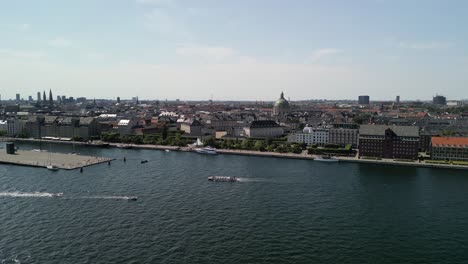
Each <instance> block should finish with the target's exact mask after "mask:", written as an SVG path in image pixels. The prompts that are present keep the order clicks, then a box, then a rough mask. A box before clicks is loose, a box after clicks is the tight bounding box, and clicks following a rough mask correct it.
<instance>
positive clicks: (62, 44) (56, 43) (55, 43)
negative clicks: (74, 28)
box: [47, 37, 73, 48]
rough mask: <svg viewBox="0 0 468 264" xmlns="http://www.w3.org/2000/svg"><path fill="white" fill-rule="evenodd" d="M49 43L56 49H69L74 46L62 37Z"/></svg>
mask: <svg viewBox="0 0 468 264" xmlns="http://www.w3.org/2000/svg"><path fill="white" fill-rule="evenodd" d="M47 43H48V44H49V45H50V46H52V47H56V48H67V47H71V46H72V45H73V43H72V42H71V41H70V40H68V39H65V38H62V37H58V38H54V39H51V40H49V41H48V42H47Z"/></svg>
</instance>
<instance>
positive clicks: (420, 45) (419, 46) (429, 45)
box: [395, 41, 453, 50]
mask: <svg viewBox="0 0 468 264" xmlns="http://www.w3.org/2000/svg"><path fill="white" fill-rule="evenodd" d="M395 46H397V47H399V48H403V49H413V50H435V49H446V48H450V47H451V46H453V44H452V43H450V42H438V41H429V42H405V41H399V42H397V43H396V44H395Z"/></svg>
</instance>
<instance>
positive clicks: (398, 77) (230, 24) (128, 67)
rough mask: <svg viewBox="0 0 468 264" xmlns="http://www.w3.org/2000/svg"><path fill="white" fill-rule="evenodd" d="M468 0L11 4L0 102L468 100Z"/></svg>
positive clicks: (1, 16) (3, 27)
mask: <svg viewBox="0 0 468 264" xmlns="http://www.w3.org/2000/svg"><path fill="white" fill-rule="evenodd" d="M467 8H468V3H467V2H465V1H450V2H447V1H385V0H362V1H321V2H319V1H306V0H302V1H267V0H261V1H260V0H259V1H209V0H201V1H181V0H125V1H124V0H119V1H115V0H103V1H93V0H86V1H59V0H56V1H52V0H51V1H5V2H3V3H2V5H1V8H0V38H1V40H2V41H1V43H0V71H1V72H2V74H1V77H0V87H1V89H0V93H1V95H2V99H8V98H14V97H15V94H17V93H19V94H21V95H22V97H24V98H27V96H28V95H32V96H35V94H36V92H37V91H42V90H46V91H48V90H49V89H52V90H54V92H55V93H56V94H67V95H73V96H76V97H78V96H86V97H88V98H93V97H96V98H109V99H114V98H116V96H120V97H122V98H131V97H134V96H139V97H140V98H141V99H165V98H168V99H176V98H179V99H181V100H206V99H209V98H211V97H213V99H215V100H275V99H276V98H277V96H278V94H279V93H280V92H281V91H282V90H285V91H287V96H288V97H290V98H291V100H306V99H356V96H357V95H359V94H368V95H370V96H371V98H372V99H375V100H379V99H394V98H395V96H396V95H401V96H402V100H408V99H422V100H430V99H431V98H432V96H434V95H436V94H442V95H444V96H446V97H447V98H448V99H464V98H468V92H467V91H468V89H466V84H467V83H468V52H467V51H468V48H467V47H468V43H467V36H468V32H467V29H466V27H464V26H463V25H466V24H467V23H468V21H467V18H466V11H467V10H468V9H467Z"/></svg>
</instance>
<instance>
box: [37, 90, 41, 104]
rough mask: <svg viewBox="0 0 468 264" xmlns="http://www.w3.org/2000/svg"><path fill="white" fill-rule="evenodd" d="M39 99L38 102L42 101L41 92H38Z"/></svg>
mask: <svg viewBox="0 0 468 264" xmlns="http://www.w3.org/2000/svg"><path fill="white" fill-rule="evenodd" d="M37 101H38V102H40V101H41V92H37Z"/></svg>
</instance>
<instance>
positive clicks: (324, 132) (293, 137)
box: [288, 127, 330, 146]
mask: <svg viewBox="0 0 468 264" xmlns="http://www.w3.org/2000/svg"><path fill="white" fill-rule="evenodd" d="M329 132H330V130H329V129H328V128H319V127H305V128H304V129H303V130H302V133H292V134H290V135H289V136H288V141H289V142H294V143H305V144H307V145H313V144H317V145H319V146H323V145H325V144H328V142H329Z"/></svg>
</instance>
